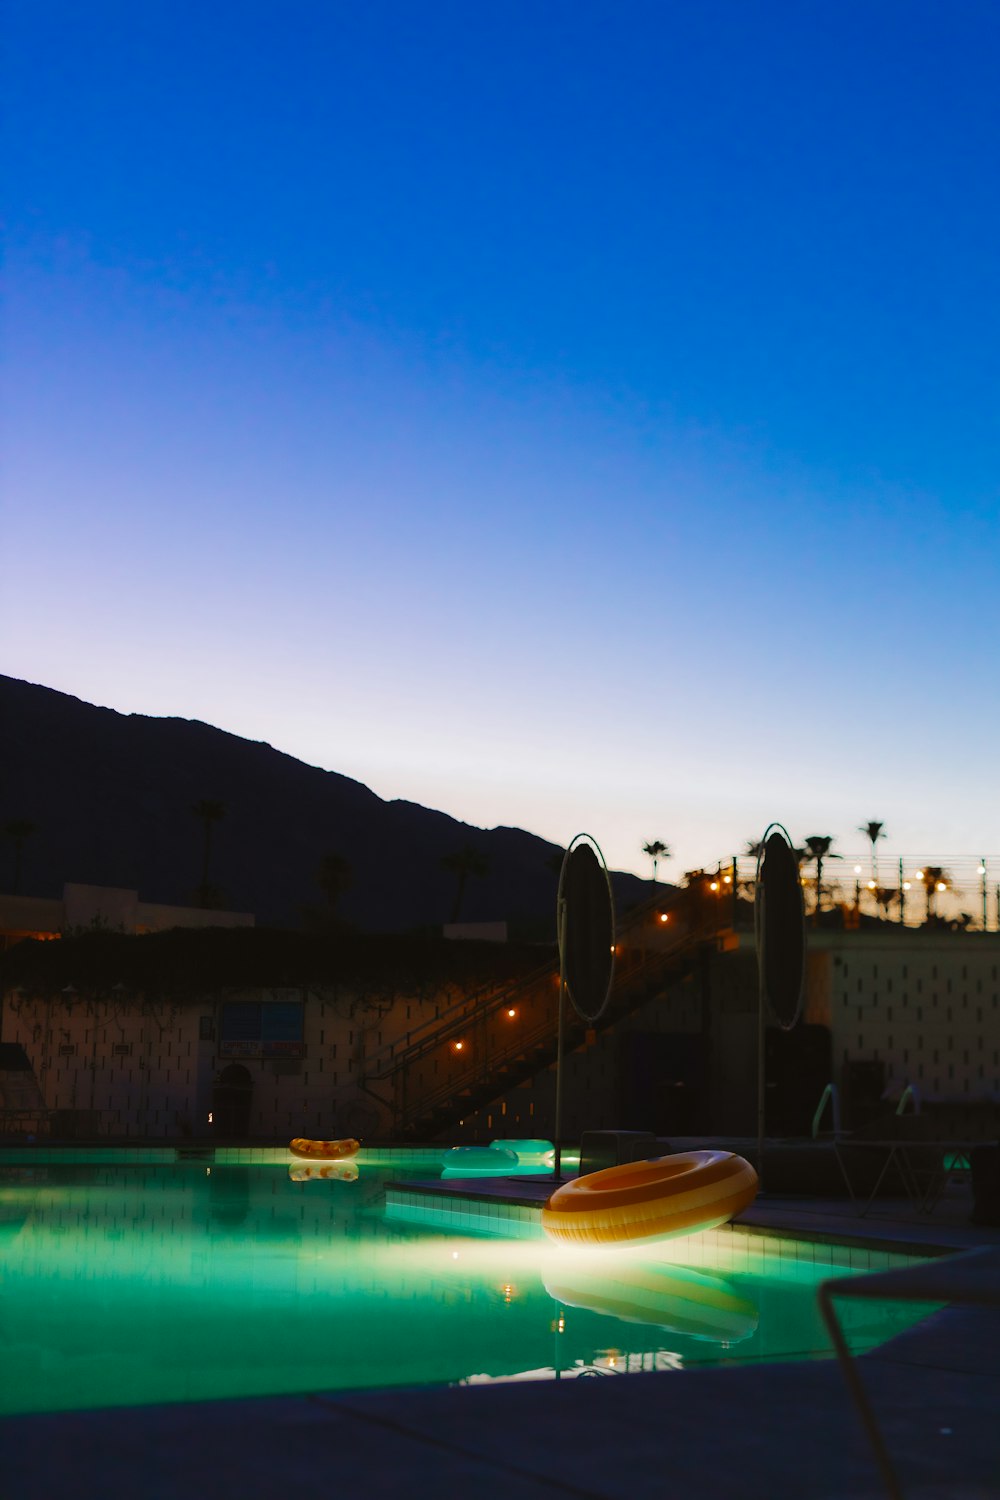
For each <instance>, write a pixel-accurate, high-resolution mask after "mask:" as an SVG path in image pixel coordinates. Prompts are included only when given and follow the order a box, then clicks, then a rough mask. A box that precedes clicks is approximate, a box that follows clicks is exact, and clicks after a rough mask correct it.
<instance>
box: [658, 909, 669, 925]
mask: <svg viewBox="0 0 1000 1500" xmlns="http://www.w3.org/2000/svg"><path fill="white" fill-rule="evenodd" d="M660 921H661V922H669V921H670V915H669V913H668V912H665V911H661V912H660Z"/></svg>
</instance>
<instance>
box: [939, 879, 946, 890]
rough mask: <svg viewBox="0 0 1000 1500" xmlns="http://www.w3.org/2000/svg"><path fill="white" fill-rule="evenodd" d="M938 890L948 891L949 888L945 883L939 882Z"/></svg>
mask: <svg viewBox="0 0 1000 1500" xmlns="http://www.w3.org/2000/svg"><path fill="white" fill-rule="evenodd" d="M937 889H938V890H939V891H946V890H947V889H948V887H947V885H946V884H945V882H944V881H943V880H939V881H938V883H937Z"/></svg>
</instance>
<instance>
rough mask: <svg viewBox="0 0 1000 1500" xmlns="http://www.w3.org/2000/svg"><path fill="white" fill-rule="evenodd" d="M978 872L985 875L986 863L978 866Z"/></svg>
mask: <svg viewBox="0 0 1000 1500" xmlns="http://www.w3.org/2000/svg"><path fill="white" fill-rule="evenodd" d="M976 874H977V875H985V874H986V866H985V865H979V866H978V868H977V870H976Z"/></svg>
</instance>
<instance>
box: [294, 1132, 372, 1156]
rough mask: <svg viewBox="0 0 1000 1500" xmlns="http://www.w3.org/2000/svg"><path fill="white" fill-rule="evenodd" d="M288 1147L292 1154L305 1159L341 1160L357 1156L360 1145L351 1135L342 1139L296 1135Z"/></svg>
mask: <svg viewBox="0 0 1000 1500" xmlns="http://www.w3.org/2000/svg"><path fill="white" fill-rule="evenodd" d="M288 1149H289V1151H290V1152H291V1153H292V1155H293V1156H302V1157H304V1158H305V1160H306V1161H343V1160H344V1159H345V1158H346V1157H348V1156H357V1154H358V1151H359V1150H360V1149H361V1145H360V1142H359V1141H356V1140H354V1139H353V1138H352V1137H349V1138H348V1139H347V1140H344V1141H308V1140H304V1139H303V1138H302V1137H301V1136H297V1137H296V1138H295V1140H294V1141H292V1143H291V1145H290V1146H289V1148H288Z"/></svg>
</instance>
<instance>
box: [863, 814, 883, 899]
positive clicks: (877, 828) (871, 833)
mask: <svg viewBox="0 0 1000 1500" xmlns="http://www.w3.org/2000/svg"><path fill="white" fill-rule="evenodd" d="M884 827H885V824H884V823H861V824H860V825H859V826H858V832H859V833H863V834H864V835H865V837H866V838H869V839H871V845H872V879H873V880H874V882H875V889H876V890H878V852H877V850H876V848H875V845H876V844H877V843H878V841H879V839H884V838H885V834H884V833H883V832H882V830H883V828H884Z"/></svg>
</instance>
